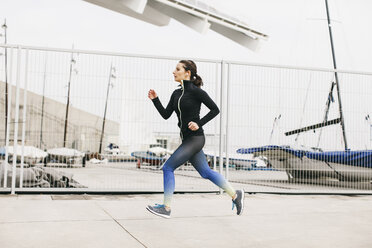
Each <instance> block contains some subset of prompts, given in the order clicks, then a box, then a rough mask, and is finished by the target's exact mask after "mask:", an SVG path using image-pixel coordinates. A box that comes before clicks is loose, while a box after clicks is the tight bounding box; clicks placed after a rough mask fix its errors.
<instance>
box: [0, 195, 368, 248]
mask: <svg viewBox="0 0 372 248" xmlns="http://www.w3.org/2000/svg"><path fill="white" fill-rule="evenodd" d="M161 200H162V195H161V194H149V195H16V196H11V195H0V247H4V248H13V247H14V248H22V247H28V248H29V247H47V248H51V247H56V248H59V247H79V248H85V247H87V248H88V247H89V248H95V247H107V248H111V247H115V248H116V247H338V248H340V247H345V248H346V247H353V248H355V247H366V248H367V247H368V248H370V247H372V196H353V197H350V196H301V195H269V194H256V195H248V194H247V195H246V201H245V203H246V208H245V211H244V214H243V216H236V215H235V214H234V212H232V211H231V201H230V199H229V198H228V196H227V195H225V194H224V195H217V194H214V193H210V194H176V195H175V196H174V199H173V205H172V218H171V219H169V220H168V219H163V218H160V217H157V216H154V215H152V214H150V213H149V212H147V211H146V210H145V206H146V205H147V204H154V203H161Z"/></svg>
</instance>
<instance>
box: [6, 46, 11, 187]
mask: <svg viewBox="0 0 372 248" xmlns="http://www.w3.org/2000/svg"><path fill="white" fill-rule="evenodd" d="M9 62H10V63H9V64H10V66H9V72H10V73H9V81H8V82H6V83H8V84H9V87H8V89H9V90H8V111H7V112H8V113H7V117H6V118H7V122H6V137H5V160H4V188H6V187H7V185H8V158H9V135H10V130H9V129H10V118H11V115H10V111H11V109H12V84H11V82H12V80H13V73H12V72H13V48H11V49H10V61H9Z"/></svg>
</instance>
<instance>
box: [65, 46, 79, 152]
mask: <svg viewBox="0 0 372 248" xmlns="http://www.w3.org/2000/svg"><path fill="white" fill-rule="evenodd" d="M72 48H73V47H72ZM75 63H76V61H75V59H74V53H73V52H71V60H70V76H69V79H68V86H67V87H68V90H67V104H66V116H65V129H64V132H63V147H66V140H67V123H68V110H69V105H70V85H71V76H72V72H73V65H74V64H75Z"/></svg>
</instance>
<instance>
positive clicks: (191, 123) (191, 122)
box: [189, 121, 199, 131]
mask: <svg viewBox="0 0 372 248" xmlns="http://www.w3.org/2000/svg"><path fill="white" fill-rule="evenodd" d="M189 129H190V130H192V131H196V130H198V129H199V126H198V124H196V123H195V122H193V121H190V122H189Z"/></svg>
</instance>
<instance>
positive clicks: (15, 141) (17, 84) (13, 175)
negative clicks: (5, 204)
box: [11, 46, 22, 195]
mask: <svg viewBox="0 0 372 248" xmlns="http://www.w3.org/2000/svg"><path fill="white" fill-rule="evenodd" d="M21 53H22V52H21V47H20V46H18V48H17V77H16V87H17V88H16V105H15V117H14V140H13V167H12V190H11V194H12V195H14V194H15V184H16V168H17V166H16V165H17V149H18V121H19V84H20V74H21Z"/></svg>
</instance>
